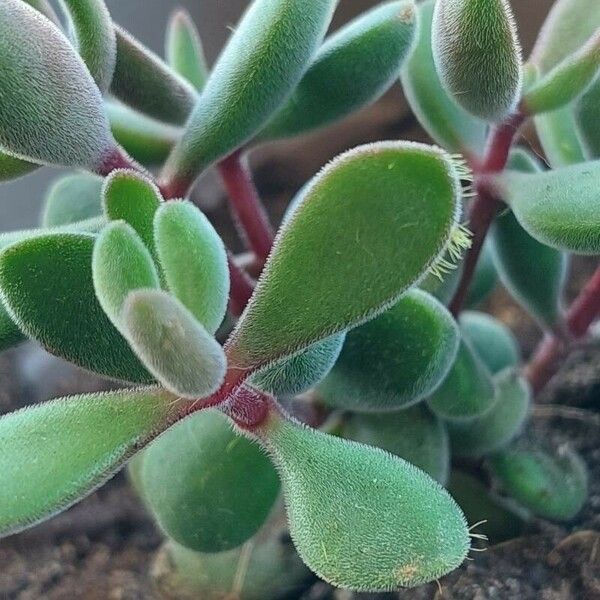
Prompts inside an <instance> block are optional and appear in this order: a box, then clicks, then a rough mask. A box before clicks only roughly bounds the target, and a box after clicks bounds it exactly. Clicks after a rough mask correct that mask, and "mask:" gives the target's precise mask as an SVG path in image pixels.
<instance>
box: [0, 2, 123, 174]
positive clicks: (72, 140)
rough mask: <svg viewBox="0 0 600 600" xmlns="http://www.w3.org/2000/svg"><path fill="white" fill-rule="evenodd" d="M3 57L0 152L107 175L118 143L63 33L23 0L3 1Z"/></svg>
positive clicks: (89, 79)
mask: <svg viewBox="0 0 600 600" xmlns="http://www.w3.org/2000/svg"><path fill="white" fill-rule="evenodd" d="M0 56H1V57H2V78H1V79H0V148H2V149H4V150H7V151H8V152H10V153H11V154H14V155H16V156H18V157H20V158H24V159H30V160H32V161H34V162H39V163H45V164H59V165H64V166H73V167H84V168H87V169H90V170H92V171H96V170H100V169H101V168H102V166H103V164H104V163H105V162H106V160H107V159H108V158H109V157H110V156H111V155H113V154H114V153H115V152H116V151H117V150H116V144H115V141H114V140H113V138H112V135H111V133H110V128H109V126H108V119H107V118H106V115H105V114H104V109H103V105H102V96H101V94H100V92H99V90H98V88H97V87H96V84H95V83H94V80H93V79H92V77H91V75H90V73H89V71H88V70H87V68H86V66H85V65H84V64H83V62H82V61H81V59H80V58H79V56H78V55H77V53H76V52H75V50H74V49H73V48H72V46H71V44H70V43H69V41H68V40H67V39H66V38H65V36H64V35H63V34H62V33H61V32H60V30H59V29H58V28H57V27H56V26H55V25H53V24H52V23H51V22H50V21H49V20H48V19H46V18H45V17H44V16H42V15H41V14H40V13H39V12H37V11H36V10H35V9H33V8H31V7H30V6H28V5H27V4H25V3H24V2H22V1H21V0H3V2H2V3H1V4H0ZM65 73H68V77H66V78H65Z"/></svg>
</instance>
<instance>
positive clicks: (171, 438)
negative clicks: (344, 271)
mask: <svg viewBox="0 0 600 600" xmlns="http://www.w3.org/2000/svg"><path fill="white" fill-rule="evenodd" d="M141 480H142V487H143V490H144V497H145V498H146V499H147V502H148V505H149V506H150V509H151V510H152V512H153V513H154V516H155V518H156V520H157V521H158V524H159V525H160V527H161V529H162V530H163V531H164V532H165V533H166V534H167V535H168V536H169V537H170V538H171V539H174V540H175V541H176V542H178V543H179V544H181V545H183V546H185V547H186V548H190V549H192V550H196V551H199V552H223V551H226V550H230V549H232V548H235V547H237V546H239V545H241V544H243V543H244V542H246V541H247V540H248V539H250V538H251V537H252V536H253V535H254V534H255V533H256V532H257V531H258V530H259V528H260V527H261V526H262V525H263V523H264V522H265V520H266V519H267V516H268V515H269V513H270V512H271V509H272V508H273V504H274V503H275V501H276V500H277V497H278V496H279V488H280V484H279V479H278V477H277V472H276V471H275V469H274V468H273V465H272V464H271V462H270V461H269V459H268V458H267V457H266V456H265V454H264V452H262V451H261V449H260V448H259V447H258V445H256V444H254V443H252V442H251V441H249V440H247V439H245V438H243V437H240V435H238V434H236V433H234V431H233V429H232V427H231V425H230V424H229V423H228V421H227V419H226V418H225V417H224V416H223V415H221V414H220V413H218V412H217V411H203V412H201V413H198V414H195V415H193V416H191V417H189V418H188V419H186V420H184V421H183V422H182V423H180V424H178V425H177V426H175V427H174V428H173V429H171V430H170V431H168V432H167V433H166V434H165V435H164V436H162V437H161V438H160V439H159V440H157V441H156V442H155V443H153V444H152V446H150V447H149V448H148V449H147V450H146V451H145V452H144V458H143V464H142V469H141Z"/></svg>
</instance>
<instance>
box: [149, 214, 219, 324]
mask: <svg viewBox="0 0 600 600" xmlns="http://www.w3.org/2000/svg"><path fill="white" fill-rule="evenodd" d="M154 237H155V240H156V248H157V253H158V257H159V260H160V265H161V267H162V269H163V272H164V274H165V279H166V281H167V285H168V287H169V289H170V290H171V292H172V293H173V294H174V295H175V296H176V297H177V298H179V300H180V301H181V302H182V304H183V305H184V306H185V307H186V308H187V309H188V310H189V311H191V312H192V313H193V315H194V316H195V317H196V319H198V321H200V323H202V325H204V327H205V328H206V330H207V331H208V332H209V333H215V331H217V329H218V328H219V326H220V325H221V323H222V322H223V318H224V317H225V313H226V311H227V302H228V300H229V271H228V266H227V253H226V250H225V246H224V245H223V242H222V240H221V238H220V237H219V235H218V234H217V232H216V231H215V230H214V228H213V226H212V225H211V224H210V222H209V221H208V219H207V218H206V217H205V216H204V215H203V214H202V212H201V211H200V210H199V209H198V208H196V207H195V206H194V205H193V204H191V203H190V202H169V203H168V204H164V205H163V206H161V207H160V208H159V209H158V211H157V212H156V215H155V218H154Z"/></svg>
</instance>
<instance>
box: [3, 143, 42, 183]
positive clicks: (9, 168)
mask: <svg viewBox="0 0 600 600" xmlns="http://www.w3.org/2000/svg"><path fill="white" fill-rule="evenodd" d="M39 168H40V165H38V164H36V163H32V162H30V161H28V160H23V159H22V158H17V157H16V156H12V155H11V154H7V153H6V152H2V151H1V150H0V182H2V181H12V180H13V179H18V178H19V177H23V176H25V175H29V173H31V172H33V171H35V170H36V169H39Z"/></svg>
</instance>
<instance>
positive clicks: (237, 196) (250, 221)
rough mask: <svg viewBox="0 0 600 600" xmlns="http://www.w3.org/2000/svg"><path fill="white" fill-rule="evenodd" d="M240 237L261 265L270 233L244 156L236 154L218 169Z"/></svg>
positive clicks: (267, 220)
mask: <svg viewBox="0 0 600 600" xmlns="http://www.w3.org/2000/svg"><path fill="white" fill-rule="evenodd" d="M218 169H219V173H220V174H221V178H222V180H223V183H224V184H225V188H226V190H227V194H228V196H229V202H230V207H231V211H232V213H233V216H234V218H235V222H236V225H237V226H238V229H239V231H240V234H241V235H242V236H243V237H244V238H245V240H246V241H247V243H248V246H249V247H250V248H251V249H252V251H253V252H254V253H255V254H256V256H257V258H258V259H260V260H261V261H262V262H263V263H264V261H265V260H266V259H267V257H268V256H269V253H270V252H271V247H272V245H273V238H274V232H273V228H272V227H271V224H270V222H269V217H268V215H267V212H266V210H265V209H264V206H263V204H262V202H261V200H260V197H259V194H258V191H257V189H256V186H255V185H254V181H253V179H252V173H251V171H250V166H249V163H248V158H247V156H246V155H245V154H244V153H243V152H242V151H240V150H238V151H237V152H234V153H233V154H231V155H230V156H228V157H227V158H225V159H223V160H222V161H221V162H220V163H219V165H218Z"/></svg>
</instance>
